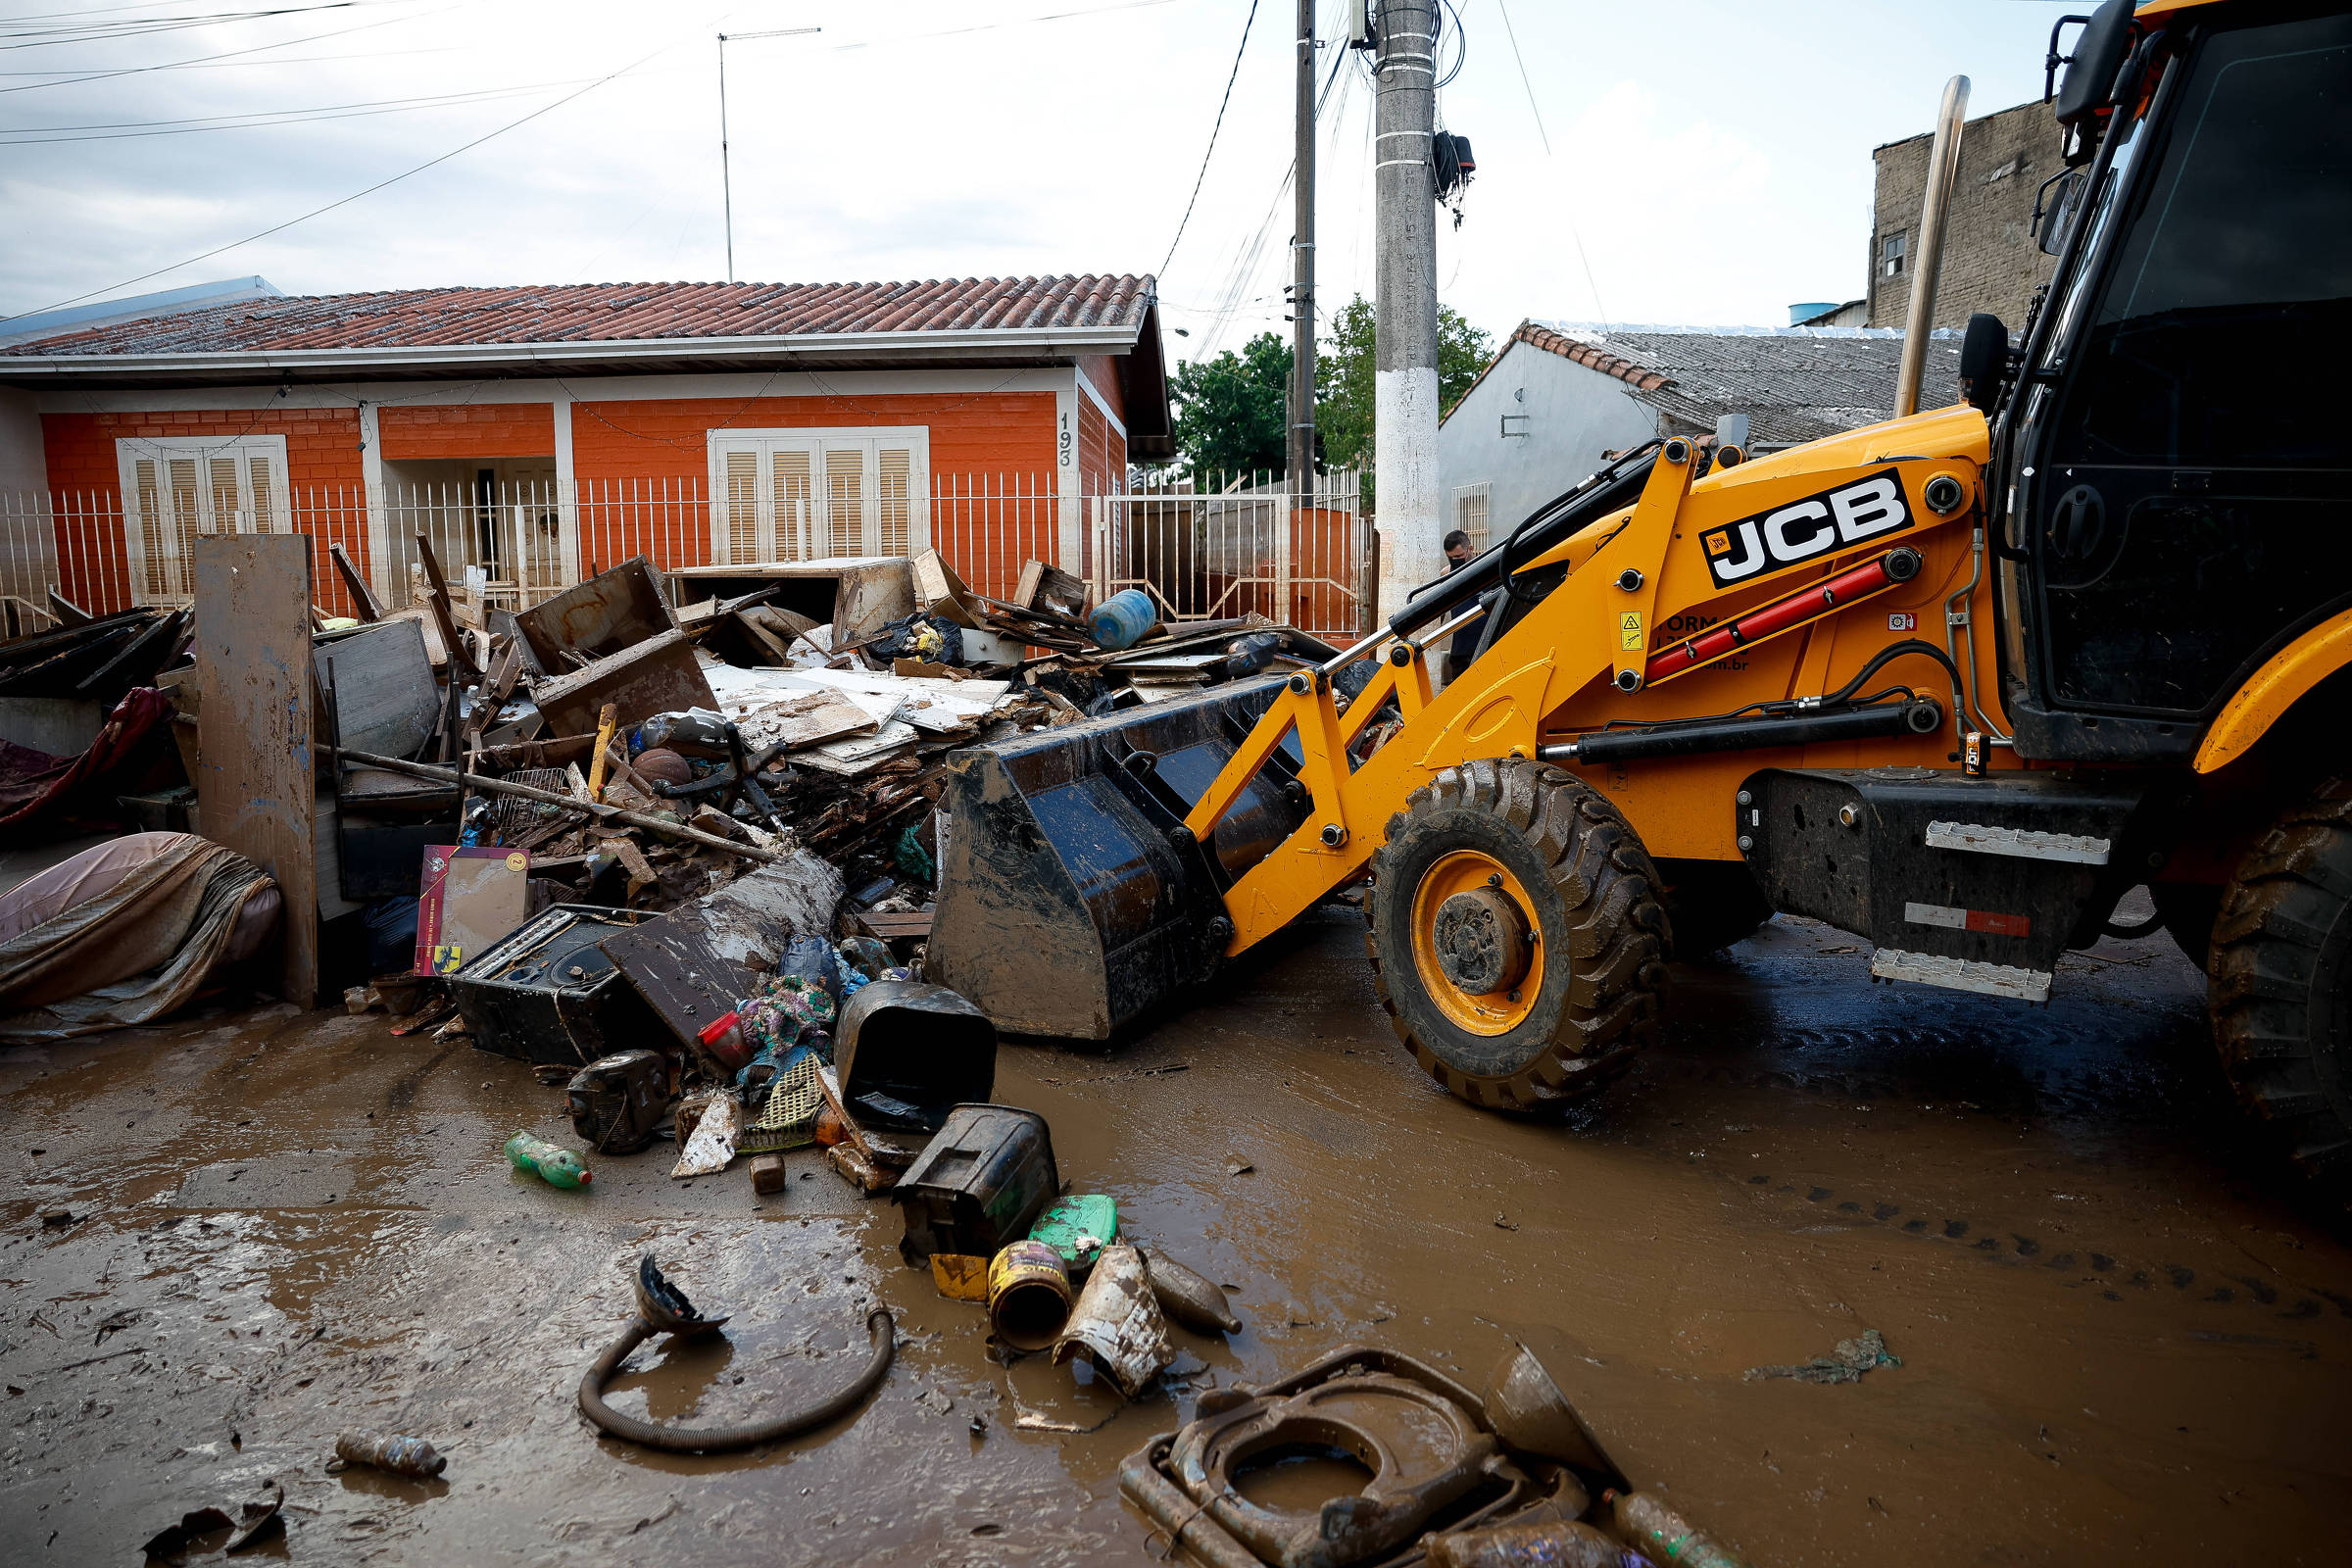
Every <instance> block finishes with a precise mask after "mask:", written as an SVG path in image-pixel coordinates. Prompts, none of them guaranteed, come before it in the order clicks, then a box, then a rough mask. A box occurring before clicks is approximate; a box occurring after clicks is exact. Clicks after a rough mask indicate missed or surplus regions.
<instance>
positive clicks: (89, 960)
mask: <svg viewBox="0 0 2352 1568" xmlns="http://www.w3.org/2000/svg"><path fill="white" fill-rule="evenodd" d="M279 902H280V901H279V898H278V892H277V884H276V883H274V882H272V881H271V880H270V877H269V876H268V874H267V873H265V872H264V871H263V870H262V869H261V868H260V867H259V866H257V865H255V864H254V863H253V862H252V861H251V860H248V859H246V858H245V857H243V856H241V855H239V854H237V853H236V852H234V851H233V850H226V849H223V848H221V846H220V845H218V844H214V843H212V842H210V841H208V840H205V839H200V838H197V837H196V836H195V835H193V834H189V833H132V834H128V835H126V836H124V837H123V838H119V839H111V840H109V841H108V842H106V843H104V844H101V845H98V846H96V847H94V848H92V849H88V850H85V851H83V852H82V853H81V854H79V855H77V856H75V857H73V858H72V859H70V860H67V861H64V862H63V863H61V864H58V865H54V866H51V867H50V868H49V869H48V870H46V871H43V872H42V873H41V874H40V875H38V876H36V877H33V878H32V879H31V880H29V881H27V882H25V883H24V884H22V885H21V886H19V887H16V888H14V889H12V890H10V891H9V892H8V893H6V894H0V1042H5V1043H19V1042H24V1041H31V1040H62V1039H66V1038H68V1037H70V1036H73V1035H82V1034H94V1033H96V1032H98V1031H99V1030H102V1029H120V1028H123V1027H125V1026H127V1025H130V1024H138V1023H146V1022H149V1021H151V1020H153V1019H156V1018H160V1017H162V1016H163V1015H165V1014H166V1013H169V1012H172V1010H174V1009H176V1008H178V1007H181V1006H183V1005H186V1004H187V1003H188V1002H189V1001H190V1000H191V999H192V998H193V997H194V996H195V995H196V993H197V991H198V990H199V989H200V988H201V987H202V986H203V984H204V981H205V977H206V976H207V975H209V974H211V973H212V971H213V970H214V968H215V967H216V966H218V965H220V964H221V963H225V962H230V961H233V960H235V959H238V958H243V957H249V956H252V955H253V954H254V953H255V952H256V951H258V950H259V949H260V947H261V945H262V943H263V941H264V940H265V939H266V938H267V937H268V936H269V934H270V929H271V928H272V927H273V926H274V925H275V924H276V923H277V916H278V910H279Z"/></svg>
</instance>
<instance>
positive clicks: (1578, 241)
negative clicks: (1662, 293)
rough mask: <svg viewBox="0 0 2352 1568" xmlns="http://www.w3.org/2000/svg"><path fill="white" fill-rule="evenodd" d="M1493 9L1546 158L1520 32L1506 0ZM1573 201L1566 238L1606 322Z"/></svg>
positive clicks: (1547, 135)
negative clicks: (1497, 17) (1508, 44)
mask: <svg viewBox="0 0 2352 1568" xmlns="http://www.w3.org/2000/svg"><path fill="white" fill-rule="evenodd" d="M1495 10H1497V11H1499V12H1501V13H1502V30H1503V33H1504V35H1505V36H1507V37H1508V38H1509V39H1510V40H1511V58H1512V59H1513V60H1514V61H1517V62H1518V66H1519V85H1520V86H1522V87H1524V88H1526V89H1527V109H1528V113H1529V114H1532V115H1534V116H1535V117H1536V134H1537V135H1539V136H1542V137H1543V138H1544V157H1546V158H1549V157H1550V156H1551V132H1549V131H1547V130H1545V129H1544V111H1543V110H1542V109H1539V108H1538V107H1537V106H1536V84H1535V83H1534V82H1532V81H1530V80H1529V79H1528V76H1527V61H1526V59H1525V58H1524V57H1522V56H1521V55H1520V53H1519V33H1518V30H1517V29H1516V28H1514V27H1513V26H1512V25H1511V8H1510V7H1509V5H1508V4H1506V3H1505V0H1495ZM1572 205H1573V204H1568V205H1563V206H1562V208H1561V209H1560V216H1561V217H1563V218H1565V219H1567V220H1568V238H1569V241H1570V242H1571V243H1572V244H1574V245H1575V246H1576V262H1577V265H1578V266H1579V267H1582V268H1583V269H1584V270H1585V287H1587V288H1589V289H1591V290H1592V291H1593V314H1594V315H1596V316H1598V317H1599V318H1600V320H1601V324H1602V325H1604V326H1605V325H1607V324H1608V320H1609V310H1608V307H1607V306H1605V305H1603V304H1601V303H1600V284H1599V282H1598V281H1596V280H1595V279H1594V278H1593V263H1592V260H1591V259H1590V258H1589V257H1587V256H1586V255H1585V236H1584V234H1583V233H1582V231H1580V230H1579V229H1578V228H1577V226H1576V216H1575V214H1574V213H1573V212H1571V211H1570V210H1569V206H1572Z"/></svg>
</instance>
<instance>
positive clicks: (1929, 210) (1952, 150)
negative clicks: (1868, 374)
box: [1894, 76, 1968, 419]
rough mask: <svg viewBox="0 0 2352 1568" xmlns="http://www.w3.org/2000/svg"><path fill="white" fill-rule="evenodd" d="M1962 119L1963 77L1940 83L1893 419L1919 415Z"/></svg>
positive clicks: (1965, 111)
mask: <svg viewBox="0 0 2352 1568" xmlns="http://www.w3.org/2000/svg"><path fill="white" fill-rule="evenodd" d="M1967 119H1968V78H1967V77H1966V76H1954V77H1953V78H1952V79H1951V80H1949V81H1947V82H1945V83H1944V84H1943V102H1942V104H1941V105H1940V106H1939V107H1938V108H1937V109H1936V139H1935V140H1934V141H1933V142H1931V143H1930V144H1929V146H1928V190H1927V197H1926V199H1925V200H1924V201H1923V202H1922V203H1921V205H1920V211H1919V254H1918V255H1917V256H1916V257H1914V258H1913V259H1912V267H1911V308H1910V310H1909V312H1908V313H1907V314H1906V315H1905V317H1904V319H1903V363H1902V368H1901V369H1900V370H1898V371H1897V372H1896V373H1895V378H1894V417H1896V418H1898V419H1900V418H1903V417H1906V416H1909V415H1913V414H1917V413H1918V412H1919V383H1920V378H1921V374H1922V372H1923V371H1924V370H1926V368H1927V364H1928V334H1929V333H1930V332H1931V331H1932V330H1933V329H1934V328H1935V325H1936V273H1937V272H1939V271H1941V270H1942V268H1943V221H1944V218H1945V216H1946V215H1947V214H1948V213H1949V212H1950V211H1951V206H1952V184H1953V181H1954V180H1955V179H1957V178H1958V177H1959V173H1960V127H1961V125H1962V123H1964V122H1965V121H1966V120H1967Z"/></svg>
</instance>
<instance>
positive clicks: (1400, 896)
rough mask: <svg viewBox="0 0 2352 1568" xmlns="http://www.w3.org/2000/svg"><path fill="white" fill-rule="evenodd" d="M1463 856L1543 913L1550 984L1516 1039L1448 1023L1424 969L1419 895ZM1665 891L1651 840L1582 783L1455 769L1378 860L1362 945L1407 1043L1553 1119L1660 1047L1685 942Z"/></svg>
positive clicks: (1439, 1069) (1525, 772) (1429, 1063)
mask: <svg viewBox="0 0 2352 1568" xmlns="http://www.w3.org/2000/svg"><path fill="white" fill-rule="evenodd" d="M1456 851H1469V852H1473V853H1475V854H1477V855H1482V856H1485V857H1487V858H1491V859H1492V860H1494V861H1495V862H1497V863H1499V864H1500V865H1501V866H1503V867H1504V868H1506V869H1507V870H1508V872H1509V874H1510V875H1511V877H1512V878H1514V879H1515V880H1516V882H1517V883H1518V885H1519V887H1520V888H1521V889H1523V890H1524V891H1525V894H1526V898H1527V902H1528V903H1529V904H1532V905H1533V906H1534V907H1533V909H1532V910H1530V911H1526V912H1531V913H1532V914H1533V915H1534V919H1533V921H1532V922H1531V925H1532V929H1533V932H1534V937H1535V944H1533V945H1540V946H1541V948H1542V951H1543V954H1544V969H1543V975H1542V980H1541V983H1540V984H1539V985H1538V987H1537V994H1536V997H1535V999H1534V1002H1533V1004H1532V1005H1529V1006H1528V1008H1527V1010H1526V1013H1525V1015H1524V1016H1523V1017H1522V1018H1520V1019H1519V1021H1518V1022H1517V1023H1515V1024H1514V1025H1512V1027H1511V1028H1510V1029H1509V1031H1508V1032H1507V1033H1502V1034H1479V1033H1475V1032H1473V1031H1471V1030H1469V1029H1466V1028H1464V1027H1462V1026H1461V1025H1460V1024H1458V1023H1457V1022H1455V1021H1454V1020H1453V1019H1452V1018H1449V1017H1448V1016H1447V1015H1446V1012H1445V1011H1444V1010H1443V1009H1442V1008H1441V1006H1440V1005H1438V1003H1437V1002H1436V1001H1434V1000H1433V998H1432V995H1431V989H1430V987H1431V983H1432V982H1431V978H1430V977H1428V976H1425V975H1424V974H1423V973H1422V972H1421V969H1420V966H1419V965H1418V964H1417V963H1416V962H1415V959H1414V938H1413V933H1412V930H1411V926H1412V920H1413V907H1414V895H1415V892H1416V890H1417V889H1418V888H1419V886H1420V883H1421V881H1422V878H1423V877H1424V876H1425V875H1426V874H1428V873H1430V871H1431V870H1432V868H1433V867H1435V866H1437V865H1438V864H1439V862H1440V861H1441V860H1442V859H1443V858H1446V857H1447V856H1449V855H1452V854H1453V853H1454V852H1456ZM1658 888H1659V881H1658V874H1657V869H1656V867H1655V866H1653V865H1652V864H1651V863H1650V858H1649V855H1648V852H1647V851H1645V850H1644V849H1643V848H1642V840H1641V839H1640V837H1639V836H1638V835H1636V834H1635V832H1634V830H1633V828H1632V827H1630V826H1629V825H1628V824H1627V823H1626V820H1625V818H1624V817H1623V816H1622V815H1620V814H1619V813H1618V810H1617V809H1616V807H1614V806H1612V805H1610V804H1609V802H1608V801H1607V800H1606V799H1605V798H1603V797H1602V796H1601V795H1600V794H1599V793H1598V792H1596V791H1595V790H1593V788H1592V786H1590V785H1588V784H1586V783H1585V782H1584V781H1583V780H1581V779H1579V778H1577V777H1575V776H1574V775H1573V774H1570V773H1566V772H1563V771H1561V770H1560V769H1558V768H1555V767H1547V766H1545V765H1544V764H1542V763H1539V762H1527V761H1488V760H1482V761H1476V762H1466V763H1464V764H1462V765H1461V766H1459V767H1450V768H1447V769H1446V770H1445V771H1443V772H1441V773H1440V774H1439V775H1438V776H1437V777H1436V778H1435V779H1434V780H1432V781H1431V782H1430V783H1429V784H1428V785H1426V786H1424V787H1422V788H1420V789H1417V790H1415V791H1413V793H1412V794H1411V795H1410V796H1409V797H1407V798H1406V801H1405V807H1404V809H1403V810H1401V811H1398V812H1397V814H1396V815H1394V816H1392V817H1390V818H1389V836H1388V842H1387V843H1386V844H1384V845H1383V846H1382V847H1381V848H1380V849H1379V851H1377V852H1376V853H1375V854H1374V855H1373V857H1372V888H1371V892H1370V894H1369V895H1368V896H1367V897H1366V898H1365V900H1364V918H1365V926H1366V929H1365V933H1364V946H1365V949H1366V951H1367V952H1368V953H1369V954H1370V955H1371V958H1372V978H1373V985H1374V988H1375V990H1376V991H1377V992H1378V994H1379V996H1380V1002H1381V1005H1382V1006H1384V1007H1386V1008H1387V1009H1388V1011H1389V1017H1390V1021H1391V1022H1392V1024H1393V1025H1394V1026H1395V1028H1396V1030H1397V1039H1399V1040H1401V1041H1402V1042H1403V1043H1404V1046H1405V1049H1406V1050H1408V1051H1410V1052H1411V1053H1412V1055H1413V1059H1414V1060H1415V1061H1418V1062H1419V1063H1420V1064H1421V1066H1422V1067H1423V1069H1424V1070H1426V1071H1427V1072H1428V1073H1429V1075H1430V1076H1431V1077H1433V1078H1435V1079H1436V1080H1437V1081H1438V1082H1439V1083H1440V1084H1441V1085H1443V1086H1444V1087H1445V1088H1446V1090H1447V1091H1449V1092H1450V1093H1452V1094H1453V1095H1455V1096H1457V1097H1458V1098H1460V1099H1462V1100H1466V1101H1468V1102H1469V1103H1472V1104H1475V1105H1484V1106H1488V1107H1490V1108H1493V1109H1497V1110H1521V1111H1529V1110H1539V1109H1543V1108H1545V1107H1547V1106H1551V1105H1556V1104H1559V1103H1564V1102H1566V1101H1569V1100H1572V1099H1574V1098H1576V1097H1578V1096H1580V1095H1583V1094H1587V1093H1590V1092H1591V1091H1592V1090H1593V1089H1596V1088H1598V1087H1599V1086H1600V1085H1601V1084H1603V1083H1605V1082H1606V1081H1607V1080H1608V1079H1610V1078H1611V1077H1614V1076H1615V1075H1616V1073H1617V1072H1618V1071H1619V1070H1620V1069H1622V1068H1623V1067H1624V1066H1625V1064H1626V1063H1627V1062H1628V1061H1629V1060H1631V1058H1632V1056H1633V1054H1634V1053H1635V1052H1636V1051H1637V1050H1638V1049H1639V1048H1641V1047H1642V1046H1644V1045H1647V1044H1649V1043H1651V1042H1652V1041H1654V1040H1655V1038H1656V1036H1657V1030H1658V1019H1659V1015H1660V1013H1661V1011H1662V1010H1663V1008H1664V1005H1665V1001H1666V985H1667V980H1666V961H1665V960H1666V954H1667V951H1668V949H1669V947H1670V946H1671V943H1672V936H1671V934H1670V928H1669V924H1668V920H1667V915H1666V910H1665V907H1664V905H1663V904H1662V903H1661V901H1660V899H1659V897H1658ZM1531 946H1532V945H1531ZM1555 955H1556V956H1559V957H1560V958H1562V959H1564V961H1554V956H1555ZM1436 984H1439V985H1444V984H1446V980H1445V979H1444V977H1443V976H1440V977H1437V979H1436Z"/></svg>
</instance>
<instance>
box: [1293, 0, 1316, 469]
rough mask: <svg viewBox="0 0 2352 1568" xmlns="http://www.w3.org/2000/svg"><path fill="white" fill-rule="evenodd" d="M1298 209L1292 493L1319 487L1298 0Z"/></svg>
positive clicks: (1308, 121)
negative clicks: (1316, 458) (1316, 479)
mask: <svg viewBox="0 0 2352 1568" xmlns="http://www.w3.org/2000/svg"><path fill="white" fill-rule="evenodd" d="M1296 135H1297V141H1298V154H1297V156H1298V173H1297V177H1296V178H1295V179H1294V180H1293V182H1292V183H1293V184H1294V185H1295V186H1296V195H1297V199H1298V207H1297V213H1296V217H1295V219H1294V221H1293V225H1292V226H1293V229H1294V233H1293V235H1292V238H1291V271H1292V281H1291V315H1292V317H1293V319H1294V322H1295V324H1294V326H1293V328H1292V331H1291V411H1290V412H1291V419H1290V441H1289V443H1288V446H1287V450H1288V452H1289V454H1290V469H1291V491H1292V493H1293V494H1294V495H1301V496H1303V495H1306V494H1309V493H1310V492H1312V491H1313V489H1314V487H1315V0H1299V107H1298V125H1297V128H1296Z"/></svg>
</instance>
